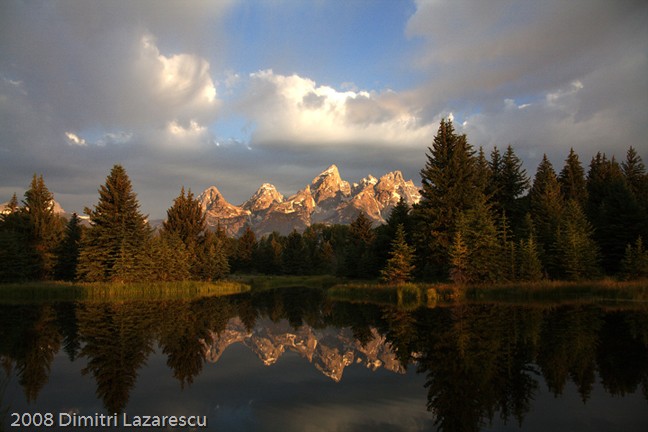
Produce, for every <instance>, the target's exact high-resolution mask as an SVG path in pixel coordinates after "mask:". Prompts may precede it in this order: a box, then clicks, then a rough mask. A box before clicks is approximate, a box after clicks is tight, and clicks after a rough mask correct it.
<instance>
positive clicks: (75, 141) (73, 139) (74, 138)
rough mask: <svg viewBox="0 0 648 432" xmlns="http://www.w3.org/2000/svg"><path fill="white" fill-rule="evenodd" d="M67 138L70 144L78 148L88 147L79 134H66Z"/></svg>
mask: <svg viewBox="0 0 648 432" xmlns="http://www.w3.org/2000/svg"><path fill="white" fill-rule="evenodd" d="M65 136H66V137H67V141H68V143H69V144H72V145H77V146H87V145H88V143H87V142H86V140H85V139H83V138H81V137H79V136H78V135H77V134H75V133H73V132H65Z"/></svg>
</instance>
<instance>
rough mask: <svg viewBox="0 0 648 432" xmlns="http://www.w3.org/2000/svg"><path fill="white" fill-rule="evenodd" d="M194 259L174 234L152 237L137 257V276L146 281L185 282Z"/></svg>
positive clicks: (189, 275)
mask: <svg viewBox="0 0 648 432" xmlns="http://www.w3.org/2000/svg"><path fill="white" fill-rule="evenodd" d="M194 259H196V257H190V254H189V252H188V250H187V247H186V246H185V244H184V243H183V241H182V240H181V239H180V237H179V236H178V235H176V234H175V233H171V234H165V235H157V236H152V237H151V238H150V239H149V240H148V241H147V242H146V243H145V244H144V246H143V247H142V249H141V250H140V252H139V254H138V255H137V259H136V263H137V266H138V268H137V274H138V277H139V278H140V279H142V280H146V281H161V282H169V281H182V280H187V279H189V278H190V277H191V274H190V268H191V262H190V261H192V260H194Z"/></svg>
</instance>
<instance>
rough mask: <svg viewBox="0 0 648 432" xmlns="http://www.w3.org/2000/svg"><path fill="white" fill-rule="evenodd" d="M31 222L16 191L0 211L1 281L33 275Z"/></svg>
mask: <svg viewBox="0 0 648 432" xmlns="http://www.w3.org/2000/svg"><path fill="white" fill-rule="evenodd" d="M29 227H30V224H29V220H28V217H27V215H25V214H24V212H22V211H20V209H19V208H18V199H17V198H16V194H15V193H14V194H13V196H12V198H11V200H10V201H9V205H8V206H7V208H6V209H5V212H4V213H0V282H17V281H24V280H28V279H31V278H32V277H33V263H34V254H33V250H32V249H31V247H30V229H29Z"/></svg>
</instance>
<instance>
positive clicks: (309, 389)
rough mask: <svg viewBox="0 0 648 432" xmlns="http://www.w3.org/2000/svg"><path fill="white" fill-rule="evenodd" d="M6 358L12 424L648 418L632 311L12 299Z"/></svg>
mask: <svg viewBox="0 0 648 432" xmlns="http://www.w3.org/2000/svg"><path fill="white" fill-rule="evenodd" d="M0 360H1V366H2V367H1V368H0V369H1V372H0V403H1V405H0V418H2V423H1V425H2V426H1V427H2V428H3V430H5V431H31V430H67V431H82V430H147V431H148V430H181V431H189V430H198V431H200V430H210V431H279V430H281V431H366V430H375V431H381V430H382V431H434V430H444V431H480V430H483V431H516V430H524V431H547V430H554V431H567V430H569V431H614V430H618V431H646V430H648V309H646V308H645V307H643V308H642V307H641V306H632V305H630V306H619V305H606V306H597V305H591V304H589V305H585V304H584V305H573V304H572V305H562V306H556V305H550V306H548V305H503V304H462V305H449V306H437V307H418V308H412V307H409V308H403V307H399V306H397V305H390V304H380V305H372V304H359V303H349V302H343V301H334V300H331V299H329V298H327V297H326V294H325V293H324V292H323V291H319V290H311V289H299V288H290V289H278V290H273V291H265V292H261V293H248V294H241V295H235V296H229V297H211V298H202V299H198V300H193V301H176V300H173V301H155V302H146V301H132V302H115V303H92V302H84V303H81V302H78V303H54V304H38V305H6V304H5V305H0ZM14 413H15V414H14ZM164 416H167V417H166V418H165V417H164ZM168 416H172V417H168ZM174 421H175V422H176V423H173V422H174ZM182 421H184V422H185V423H182ZM102 422H103V423H102ZM138 422H139V423H138ZM145 422H148V423H149V424H151V425H154V424H157V423H156V422H160V423H164V424H166V426H165V427H160V428H158V427H144V424H145ZM203 422H205V423H207V427H202V426H201V425H202V424H204V423H203ZM34 424H36V426H38V425H39V424H40V427H35V426H34ZM138 424H141V425H142V426H141V427H139V428H138V427H137V425H138ZM169 424H172V425H173V424H175V425H176V427H175V428H174V427H170V426H169ZM191 424H193V425H195V427H190V426H189V425H191ZM12 425H13V426H12Z"/></svg>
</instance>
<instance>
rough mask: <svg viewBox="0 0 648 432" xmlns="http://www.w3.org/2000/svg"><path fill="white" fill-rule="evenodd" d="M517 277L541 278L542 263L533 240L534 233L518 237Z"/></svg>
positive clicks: (535, 279) (528, 279) (523, 278)
mask: <svg viewBox="0 0 648 432" xmlns="http://www.w3.org/2000/svg"><path fill="white" fill-rule="evenodd" d="M517 251H518V253H517V257H518V258H517V278H518V279H519V280H523V281H538V280H540V279H542V263H541V262H540V254H539V253H538V247H537V244H536V241H535V235H533V234H532V235H530V236H529V237H528V238H526V239H520V242H519V246H518V248H517Z"/></svg>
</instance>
